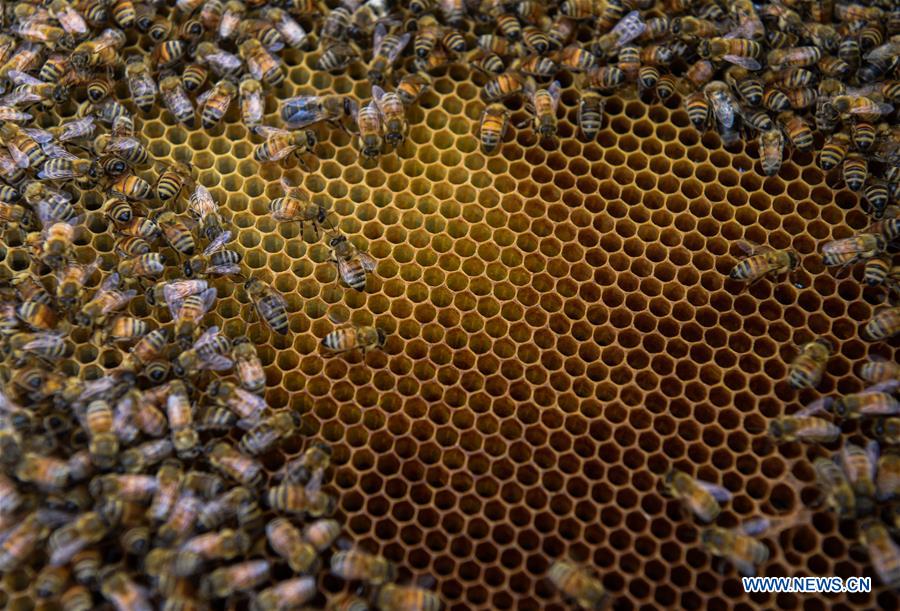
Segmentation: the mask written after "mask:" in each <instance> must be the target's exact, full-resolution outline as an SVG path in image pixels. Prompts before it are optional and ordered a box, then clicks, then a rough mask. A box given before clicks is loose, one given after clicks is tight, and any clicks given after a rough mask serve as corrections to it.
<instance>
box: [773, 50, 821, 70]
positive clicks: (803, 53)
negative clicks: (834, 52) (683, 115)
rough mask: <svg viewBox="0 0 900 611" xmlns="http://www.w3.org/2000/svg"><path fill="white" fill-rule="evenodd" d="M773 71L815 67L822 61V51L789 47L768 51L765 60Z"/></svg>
mask: <svg viewBox="0 0 900 611" xmlns="http://www.w3.org/2000/svg"><path fill="white" fill-rule="evenodd" d="M766 59H767V60H768V63H769V66H770V67H771V68H772V69H774V70H780V69H781V68H790V67H795V68H806V67H808V66H813V65H815V64H816V63H817V62H818V61H819V60H820V59H822V50H821V49H820V48H818V47H790V48H786V49H775V50H774V51H769V54H768V56H767V58H766Z"/></svg>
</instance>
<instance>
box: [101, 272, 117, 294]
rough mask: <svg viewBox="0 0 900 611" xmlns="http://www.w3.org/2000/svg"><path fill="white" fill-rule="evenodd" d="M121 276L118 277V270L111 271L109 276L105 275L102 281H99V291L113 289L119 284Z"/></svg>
mask: <svg viewBox="0 0 900 611" xmlns="http://www.w3.org/2000/svg"><path fill="white" fill-rule="evenodd" d="M121 280H122V279H121V278H120V277H119V272H113V273H111V274H110V275H109V276H107V277H106V278H105V279H104V280H103V282H101V283H100V290H101V291H112V290H113V289H115V288H117V287H118V286H119V283H120V282H121Z"/></svg>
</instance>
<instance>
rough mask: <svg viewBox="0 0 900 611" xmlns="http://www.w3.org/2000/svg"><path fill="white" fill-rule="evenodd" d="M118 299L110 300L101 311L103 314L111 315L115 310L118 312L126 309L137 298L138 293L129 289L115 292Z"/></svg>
mask: <svg viewBox="0 0 900 611" xmlns="http://www.w3.org/2000/svg"><path fill="white" fill-rule="evenodd" d="M115 296H116V299H113V300H110V302H109V303H107V304H106V305H105V306H103V309H102V310H101V311H102V313H103V314H109V313H110V312H112V311H113V310H117V309H119V308H121V307H124V306H125V305H126V304H127V303H128V302H129V301H131V300H132V299H134V298H135V297H137V291H136V290H134V289H129V290H127V291H115Z"/></svg>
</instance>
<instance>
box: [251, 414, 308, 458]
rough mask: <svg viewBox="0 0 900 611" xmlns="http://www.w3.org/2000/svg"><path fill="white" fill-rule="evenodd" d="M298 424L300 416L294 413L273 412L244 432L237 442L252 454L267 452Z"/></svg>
mask: <svg viewBox="0 0 900 611" xmlns="http://www.w3.org/2000/svg"><path fill="white" fill-rule="evenodd" d="M299 425H300V418H299V416H298V415H297V414H296V413H294V412H278V413H275V414H273V415H271V416H269V417H268V418H266V419H264V420H263V421H261V422H260V423H258V424H256V425H255V426H254V427H253V428H251V429H250V430H249V431H247V432H246V433H244V436H243V437H241V441H240V444H239V446H240V449H241V451H242V452H244V453H245V454H250V455H252V456H258V455H260V454H263V453H265V452H268V451H269V450H271V449H272V448H273V447H275V444H277V443H278V442H279V441H281V440H282V439H285V438H286V437H288V436H289V435H291V434H293V432H294V431H295V430H296V429H297V427H298V426H299Z"/></svg>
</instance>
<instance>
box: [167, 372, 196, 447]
mask: <svg viewBox="0 0 900 611" xmlns="http://www.w3.org/2000/svg"><path fill="white" fill-rule="evenodd" d="M166 418H167V419H168V421H169V430H170V431H171V437H172V445H173V446H174V447H175V452H176V453H177V454H178V456H179V457H181V458H192V457H194V456H196V455H197V454H198V453H199V452H200V447H199V438H198V436H197V431H196V430H195V429H194V416H193V409H192V405H191V400H190V397H189V396H188V392H187V388H186V387H185V385H184V383H183V382H182V381H181V380H172V381H171V382H169V383H168V394H167V396H166Z"/></svg>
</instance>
